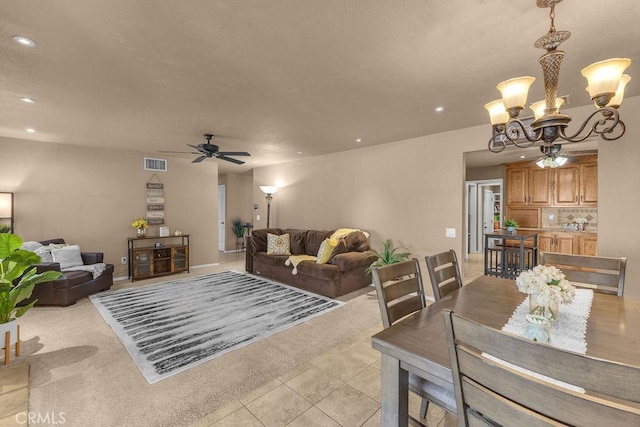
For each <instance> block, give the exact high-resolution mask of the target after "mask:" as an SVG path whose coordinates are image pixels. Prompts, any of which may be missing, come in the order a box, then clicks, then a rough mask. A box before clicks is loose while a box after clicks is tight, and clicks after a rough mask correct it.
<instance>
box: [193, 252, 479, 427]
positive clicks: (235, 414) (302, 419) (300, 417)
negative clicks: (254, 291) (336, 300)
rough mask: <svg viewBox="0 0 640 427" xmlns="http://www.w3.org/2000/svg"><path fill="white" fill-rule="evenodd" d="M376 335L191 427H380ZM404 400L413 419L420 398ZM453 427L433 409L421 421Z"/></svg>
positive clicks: (472, 264) (469, 271) (232, 257)
mask: <svg viewBox="0 0 640 427" xmlns="http://www.w3.org/2000/svg"><path fill="white" fill-rule="evenodd" d="M239 255H241V254H225V255H224V256H223V257H222V259H221V263H226V262H230V263H233V262H234V261H237V260H238V259H239V258H240V256H239ZM464 262H465V268H464V272H465V274H464V276H465V277H464V281H465V283H468V282H469V281H471V280H472V279H474V278H476V277H478V276H479V275H482V272H483V263H482V255H481V254H480V255H471V256H470V257H469V258H468V259H467V260H465V261H464ZM235 268H240V267H235ZM372 292H374V293H375V291H374V290H372ZM381 329H382V324H379V325H378V326H376V327H374V328H371V329H368V330H365V331H363V332H361V333H360V334H358V335H357V336H355V337H353V338H351V339H350V340H349V341H347V342H345V343H342V344H340V345H338V346H337V347H334V348H332V349H330V350H329V351H327V352H326V353H324V354H321V355H319V356H317V357H315V358H313V359H311V360H309V361H308V362H306V363H304V364H302V365H300V366H297V367H295V368H294V369H292V370H291V371H289V372H287V373H286V374H284V375H282V376H280V377H278V378H276V379H274V380H273V381H271V382H269V383H267V384H264V385H263V386H262V387H260V388H258V389H256V390H254V391H252V392H251V393H249V394H247V395H245V396H243V397H241V398H240V399H238V400H235V401H232V402H231V403H229V404H227V405H225V406H223V407H221V408H219V409H218V410H217V411H215V412H213V413H211V414H209V415H207V416H206V417H204V418H202V419H200V420H198V421H197V422H195V423H193V424H192V426H193V427H204V426H233V427H235V426H261V427H262V426H265V427H269V426H300V427H312V426H327V427H333V426H345V427H346V426H363V427H368V426H380V353H379V352H378V351H377V350H374V349H373V348H372V347H371V336H372V335H374V334H375V333H377V332H378V331H380V330H381ZM409 397H410V399H409V412H410V414H411V415H412V416H413V417H416V418H418V413H419V410H420V398H419V397H418V396H416V395H413V394H412V393H410V396H409ZM457 422H458V421H457V417H455V416H453V415H451V414H448V413H446V412H445V411H444V410H443V409H441V408H439V407H437V406H436V405H430V407H429V411H428V413H427V418H426V420H423V423H424V424H426V425H428V426H439V427H446V426H455V425H457Z"/></svg>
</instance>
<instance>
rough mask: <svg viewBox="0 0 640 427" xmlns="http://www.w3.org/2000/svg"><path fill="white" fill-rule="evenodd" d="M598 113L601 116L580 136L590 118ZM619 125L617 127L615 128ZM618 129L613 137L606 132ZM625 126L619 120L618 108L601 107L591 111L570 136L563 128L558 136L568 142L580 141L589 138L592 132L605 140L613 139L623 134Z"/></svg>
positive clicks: (609, 132)
mask: <svg viewBox="0 0 640 427" xmlns="http://www.w3.org/2000/svg"><path fill="white" fill-rule="evenodd" d="M598 114H600V115H601V116H602V117H600V118H598V119H597V120H596V121H595V122H593V124H591V127H590V128H589V130H588V131H587V133H586V134H584V135H582V136H580V134H582V132H583V131H584V130H585V128H586V127H587V125H589V123H590V122H591V119H593V118H594V117H596V116H597V115H598ZM618 125H620V127H619V128H618V129H616V128H617V127H618ZM616 130H618V131H619V132H620V134H619V135H616V136H614V137H613V138H611V137H609V136H608V134H611V133H613V132H614V131H616ZM625 130H626V128H625V125H624V123H623V122H622V121H621V120H620V116H619V114H618V110H616V109H615V108H612V107H602V108H599V109H597V110H596V111H594V112H593V113H591V114H590V115H589V116H588V117H587V118H586V119H585V120H584V122H582V125H580V128H579V129H578V130H577V131H576V133H574V134H573V135H571V136H567V135H566V134H565V132H564V129H560V138H562V139H564V140H565V141H569V142H582V141H584V140H585V139H587V138H589V137H590V136H591V135H592V134H593V133H596V134H598V135H600V138H602V139H604V140H606V141H614V140H616V139H618V138H620V137H621V136H622V135H624V132H625Z"/></svg>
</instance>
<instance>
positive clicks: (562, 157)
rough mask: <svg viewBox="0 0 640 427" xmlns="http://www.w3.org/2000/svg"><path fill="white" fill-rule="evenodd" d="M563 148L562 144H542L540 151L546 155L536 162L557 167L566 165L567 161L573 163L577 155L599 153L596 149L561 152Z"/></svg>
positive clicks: (543, 166) (542, 165) (544, 165)
mask: <svg viewBox="0 0 640 427" xmlns="http://www.w3.org/2000/svg"><path fill="white" fill-rule="evenodd" d="M561 149H562V145H561V144H554V145H550V146H547V145H543V146H540V152H542V154H544V156H543V157H541V158H540V159H539V160H538V161H537V162H536V164H537V165H538V166H539V167H541V168H545V167H548V168H557V167H560V166H562V165H564V164H565V163H573V162H574V161H576V157H579V156H585V155H593V154H596V153H597V151H595V150H583V151H571V152H566V151H562V152H561V151H560V150H561Z"/></svg>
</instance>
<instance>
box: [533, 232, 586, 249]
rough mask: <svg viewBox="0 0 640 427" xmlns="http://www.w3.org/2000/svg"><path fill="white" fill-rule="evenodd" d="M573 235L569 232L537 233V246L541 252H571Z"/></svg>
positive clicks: (573, 247)
mask: <svg viewBox="0 0 640 427" xmlns="http://www.w3.org/2000/svg"><path fill="white" fill-rule="evenodd" d="M574 240H575V236H574V235H573V234H571V233H562V232H560V233H541V234H539V235H538V248H539V250H540V251H541V252H559V253H561V254H573V253H577V252H574V251H575V247H576V245H574V243H575V242H574Z"/></svg>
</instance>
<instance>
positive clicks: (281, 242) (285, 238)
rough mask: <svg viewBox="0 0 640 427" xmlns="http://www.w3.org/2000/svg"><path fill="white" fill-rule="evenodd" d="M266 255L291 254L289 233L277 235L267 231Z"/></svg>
mask: <svg viewBox="0 0 640 427" xmlns="http://www.w3.org/2000/svg"><path fill="white" fill-rule="evenodd" d="M267 255H291V250H290V249H289V233H287V234H281V235H279V236H278V235H277V234H271V233H267Z"/></svg>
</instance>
